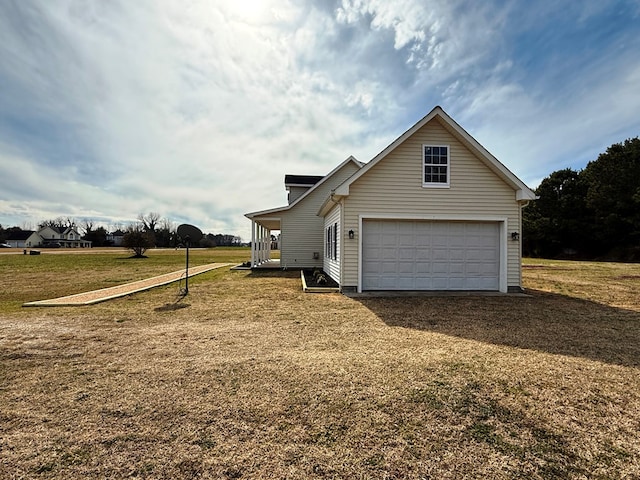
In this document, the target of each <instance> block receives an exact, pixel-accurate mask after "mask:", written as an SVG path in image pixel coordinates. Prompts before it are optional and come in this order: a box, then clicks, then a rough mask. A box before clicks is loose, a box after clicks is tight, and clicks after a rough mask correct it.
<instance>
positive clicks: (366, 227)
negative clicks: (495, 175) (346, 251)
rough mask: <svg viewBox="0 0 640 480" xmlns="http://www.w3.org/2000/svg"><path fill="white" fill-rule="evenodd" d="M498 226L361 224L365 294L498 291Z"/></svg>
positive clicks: (383, 222)
mask: <svg viewBox="0 0 640 480" xmlns="http://www.w3.org/2000/svg"><path fill="white" fill-rule="evenodd" d="M499 231H500V228H499V223H497V222H493V223H491V222H445V221H404V220H365V221H364V222H363V236H362V238H363V248H362V252H363V259H362V273H363V278H362V283H363V284H362V288H363V289H365V290H498V289H499V277H500V273H499V271H500V267H499V264H500V252H499V238H498V236H499Z"/></svg>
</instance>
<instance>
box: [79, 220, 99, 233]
mask: <svg viewBox="0 0 640 480" xmlns="http://www.w3.org/2000/svg"><path fill="white" fill-rule="evenodd" d="M79 227H80V229H82V230H84V235H85V236H87V235H90V234H91V232H93V230H94V227H95V222H94V221H93V220H91V219H90V218H85V219H84V220H82V222H80V225H79Z"/></svg>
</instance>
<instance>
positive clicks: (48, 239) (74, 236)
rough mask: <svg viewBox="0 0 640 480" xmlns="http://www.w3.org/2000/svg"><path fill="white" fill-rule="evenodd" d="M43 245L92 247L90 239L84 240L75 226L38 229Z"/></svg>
mask: <svg viewBox="0 0 640 480" xmlns="http://www.w3.org/2000/svg"><path fill="white" fill-rule="evenodd" d="M38 234H39V235H40V236H41V237H42V239H43V241H42V246H43V247H50V246H56V247H67V248H78V247H79V248H91V242H90V241H89V240H83V239H82V235H80V234H79V233H78V231H77V230H76V229H75V227H49V226H45V227H42V228H41V229H40V230H38Z"/></svg>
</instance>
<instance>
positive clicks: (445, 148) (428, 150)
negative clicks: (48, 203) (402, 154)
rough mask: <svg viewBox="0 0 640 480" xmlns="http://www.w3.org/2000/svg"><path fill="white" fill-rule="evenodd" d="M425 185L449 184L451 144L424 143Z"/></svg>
mask: <svg viewBox="0 0 640 480" xmlns="http://www.w3.org/2000/svg"><path fill="white" fill-rule="evenodd" d="M422 153H423V157H422V158H423V167H424V170H423V174H424V175H423V179H422V186H423V187H448V186H449V166H450V165H449V145H423V146H422Z"/></svg>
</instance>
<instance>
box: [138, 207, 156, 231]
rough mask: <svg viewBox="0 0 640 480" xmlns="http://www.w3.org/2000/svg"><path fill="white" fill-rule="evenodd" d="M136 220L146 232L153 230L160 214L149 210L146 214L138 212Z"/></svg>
mask: <svg viewBox="0 0 640 480" xmlns="http://www.w3.org/2000/svg"><path fill="white" fill-rule="evenodd" d="M138 220H139V221H140V223H142V226H143V227H144V229H145V231H147V232H152V233H153V232H155V231H156V226H157V225H158V222H159V221H160V214H159V213H156V212H149V213H148V214H146V215H145V214H144V213H140V214H138Z"/></svg>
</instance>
